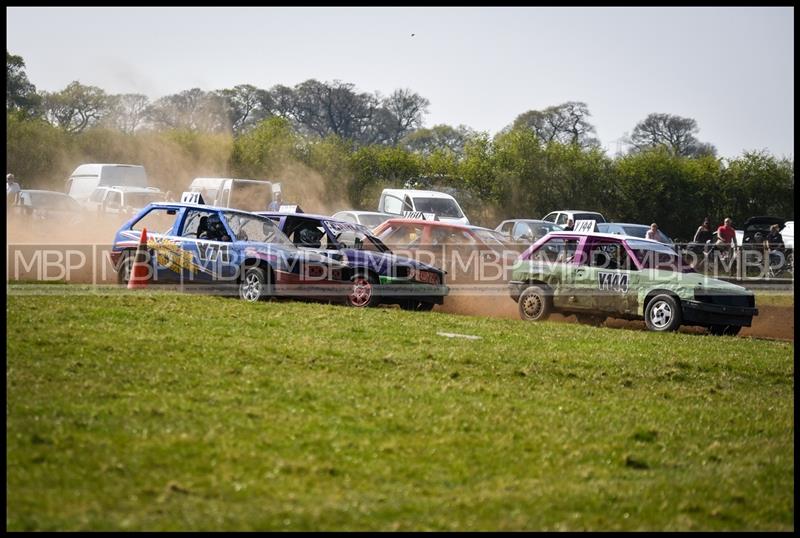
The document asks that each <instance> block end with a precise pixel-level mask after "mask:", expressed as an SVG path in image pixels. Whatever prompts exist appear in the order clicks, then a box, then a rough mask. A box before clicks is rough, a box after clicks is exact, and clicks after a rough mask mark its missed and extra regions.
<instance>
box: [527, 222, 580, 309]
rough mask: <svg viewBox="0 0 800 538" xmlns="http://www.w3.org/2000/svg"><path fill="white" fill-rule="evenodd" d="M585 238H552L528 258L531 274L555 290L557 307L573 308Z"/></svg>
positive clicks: (554, 296) (554, 301) (555, 304)
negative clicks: (578, 261) (577, 272)
mask: <svg viewBox="0 0 800 538" xmlns="http://www.w3.org/2000/svg"><path fill="white" fill-rule="evenodd" d="M582 242H583V238H581V237H552V238H550V239H548V240H547V241H545V242H544V243H542V244H541V245H539V246H538V247H537V248H536V250H535V251H533V252H532V253H531V255H530V257H529V258H528V260H529V261H530V264H531V265H530V274H531V277H532V278H535V279H536V280H542V281H544V282H545V283H547V285H548V286H550V288H552V290H553V305H554V306H555V307H556V308H567V309H568V308H571V306H572V303H573V302H574V299H571V297H572V296H573V295H574V294H575V290H574V288H575V279H576V271H577V269H578V266H577V265H576V263H575V257H576V255H578V256H580V252H581V248H582Z"/></svg>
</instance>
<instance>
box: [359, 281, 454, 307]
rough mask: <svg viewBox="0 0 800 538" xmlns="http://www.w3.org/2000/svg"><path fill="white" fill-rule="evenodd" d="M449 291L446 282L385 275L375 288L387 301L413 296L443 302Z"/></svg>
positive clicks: (422, 299)
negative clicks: (418, 280) (417, 280)
mask: <svg viewBox="0 0 800 538" xmlns="http://www.w3.org/2000/svg"><path fill="white" fill-rule="evenodd" d="M448 293H450V288H449V287H447V286H446V285H444V284H426V283H424V282H416V281H409V280H407V279H398V278H392V277H385V276H382V277H380V285H379V286H376V289H375V294H376V295H378V296H380V297H382V298H383V299H384V301H385V302H388V301H389V300H391V299H407V298H409V297H413V298H415V299H419V300H421V301H425V302H430V303H434V304H442V303H443V302H444V297H445V296H446V295H447V294H448Z"/></svg>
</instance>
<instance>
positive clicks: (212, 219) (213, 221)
mask: <svg viewBox="0 0 800 538" xmlns="http://www.w3.org/2000/svg"><path fill="white" fill-rule="evenodd" d="M207 226H208V231H209V232H210V233H211V234H212V235H215V236H219V237H222V236H223V235H225V227H224V226H223V225H222V220H220V218H219V215H217V214H216V213H212V214H210V215H209V216H208V222H207Z"/></svg>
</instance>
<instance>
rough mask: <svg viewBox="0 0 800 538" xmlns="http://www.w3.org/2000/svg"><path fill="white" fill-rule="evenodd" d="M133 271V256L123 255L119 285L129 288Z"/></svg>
mask: <svg viewBox="0 0 800 538" xmlns="http://www.w3.org/2000/svg"><path fill="white" fill-rule="evenodd" d="M132 269H133V256H131V255H130V254H129V253H127V252H126V253H125V254H123V255H122V261H120V263H119V269H117V284H119V285H120V286H127V285H128V281H129V280H130V279H131V270H132Z"/></svg>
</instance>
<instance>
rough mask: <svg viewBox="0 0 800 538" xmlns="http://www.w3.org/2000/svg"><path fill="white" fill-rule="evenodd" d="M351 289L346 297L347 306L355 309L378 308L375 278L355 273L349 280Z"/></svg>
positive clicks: (378, 300) (378, 299)
mask: <svg viewBox="0 0 800 538" xmlns="http://www.w3.org/2000/svg"><path fill="white" fill-rule="evenodd" d="M350 281H351V283H352V287H351V288H350V293H349V294H348V295H347V304H348V305H350V306H354V307H356V308H369V307H372V306H378V303H379V302H380V298H379V297H378V296H377V294H376V293H375V291H376V290H375V285H376V284H377V282H376V280H375V278H374V277H373V276H372V275H369V274H367V273H356V274H355V275H354V276H353V278H351V279H350Z"/></svg>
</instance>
